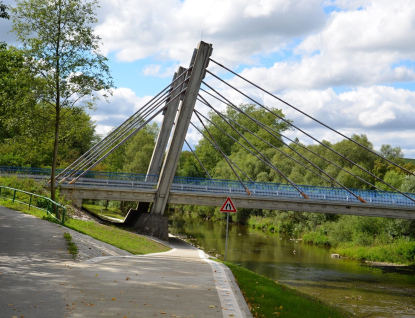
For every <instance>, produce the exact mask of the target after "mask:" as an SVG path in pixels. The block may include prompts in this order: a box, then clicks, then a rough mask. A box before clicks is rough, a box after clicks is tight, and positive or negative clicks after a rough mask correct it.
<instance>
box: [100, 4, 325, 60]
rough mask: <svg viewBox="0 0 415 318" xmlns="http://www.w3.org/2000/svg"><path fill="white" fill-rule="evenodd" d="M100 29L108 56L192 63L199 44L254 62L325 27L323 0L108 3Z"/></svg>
mask: <svg viewBox="0 0 415 318" xmlns="http://www.w3.org/2000/svg"><path fill="white" fill-rule="evenodd" d="M101 6H102V7H103V10H101V13H100V21H101V24H100V25H99V26H98V27H97V28H96V31H97V33H98V34H100V35H101V36H102V38H103V42H104V43H105V46H104V50H105V52H106V53H108V52H111V51H115V52H117V58H118V59H120V60H123V61H133V60H136V59H142V58H145V57H149V56H153V57H156V58H160V59H169V60H173V61H181V62H183V61H186V63H187V61H188V59H189V56H190V55H191V52H192V50H193V48H194V47H195V46H196V44H197V43H198V42H199V41H200V40H201V37H202V33H203V40H204V41H206V42H210V43H213V45H214V49H215V56H216V57H217V58H220V59H221V60H222V61H227V62H232V63H235V62H236V63H246V62H248V63H249V62H252V61H253V60H252V58H251V57H252V55H254V54H260V53H263V52H264V51H265V52H272V51H276V50H278V49H279V48H281V47H282V46H284V45H285V44H286V41H291V39H290V37H292V36H303V35H305V34H309V33H310V32H312V31H313V30H316V29H317V28H319V27H321V26H322V25H323V24H324V21H325V15H324V12H323V10H322V7H321V6H320V1H319V0H296V1H289V2H287V1H280V0H279V1H260V2H258V3H257V4H256V5H253V4H252V1H250V0H232V1H230V0H215V1H199V0H185V1H179V0H161V1H150V0H141V1H139V2H138V3H137V1H133V0H123V1H121V0H104V1H102V2H101Z"/></svg>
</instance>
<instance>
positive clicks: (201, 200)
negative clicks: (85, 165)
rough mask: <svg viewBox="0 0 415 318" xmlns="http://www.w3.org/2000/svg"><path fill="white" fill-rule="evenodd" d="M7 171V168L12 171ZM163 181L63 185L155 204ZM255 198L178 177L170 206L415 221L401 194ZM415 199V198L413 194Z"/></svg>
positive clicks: (227, 183) (230, 186) (281, 189)
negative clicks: (231, 205) (228, 201)
mask: <svg viewBox="0 0 415 318" xmlns="http://www.w3.org/2000/svg"><path fill="white" fill-rule="evenodd" d="M6 168H7V169H6ZM0 172H2V173H8V174H10V173H15V174H23V175H25V176H26V177H27V175H29V174H30V175H32V176H38V177H46V176H48V173H50V170H49V169H33V168H14V167H13V168H10V167H0ZM157 181H158V176H151V175H143V174H131V173H107V172H88V174H87V175H86V176H85V177H84V178H81V179H79V180H78V181H77V183H76V184H74V185H68V184H66V183H64V184H62V185H61V188H62V193H66V194H68V195H69V194H70V195H69V196H70V197H72V198H73V199H78V200H79V199H100V200H124V201H141V202H152V201H153V198H154V194H155V191H156V190H155V187H156V185H157ZM245 185H246V186H247V187H248V188H249V190H250V192H251V195H247V194H246V192H245V189H244V188H243V187H242V186H241V184H240V183H239V182H237V181H233V180H217V179H212V180H211V179H202V178H183V177H175V178H174V181H173V184H172V188H171V193H170V199H169V203H175V204H193V205H210V206H221V205H222V204H223V202H224V198H226V197H227V196H231V197H232V199H233V200H234V201H235V204H236V205H237V207H239V208H258V209H271V210H292V211H304V212H322V213H336V214H355V215H369V216H385V217H395V218H407V219H415V203H414V202H413V201H411V200H410V199H408V198H406V197H404V196H402V195H401V194H399V193H397V192H381V191H374V190H361V189H351V190H352V191H353V193H355V194H356V195H358V196H360V197H362V198H363V199H365V200H366V201H367V203H366V204H365V203H361V202H359V201H358V200H357V199H356V198H355V197H354V196H352V195H350V193H348V192H347V191H345V190H344V189H342V188H332V187H319V186H307V185H299V186H298V187H299V188H300V189H301V191H303V192H304V193H306V194H307V195H308V197H309V198H310V199H309V200H306V199H304V198H302V196H301V195H300V194H299V192H298V191H297V190H295V189H294V188H293V187H292V186H290V185H288V184H279V183H264V182H246V183H245ZM407 195H408V196H409V197H411V198H414V199H415V194H413V193H408V194H407Z"/></svg>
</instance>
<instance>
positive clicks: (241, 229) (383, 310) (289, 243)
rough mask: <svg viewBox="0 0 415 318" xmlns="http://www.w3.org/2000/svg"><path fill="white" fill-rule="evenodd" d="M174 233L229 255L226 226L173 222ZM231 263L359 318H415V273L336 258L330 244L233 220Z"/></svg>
mask: <svg viewBox="0 0 415 318" xmlns="http://www.w3.org/2000/svg"><path fill="white" fill-rule="evenodd" d="M170 231H171V233H173V234H177V235H183V236H186V237H187V238H189V239H190V240H191V242H192V243H193V244H194V245H196V246H199V247H200V248H202V249H203V250H205V251H206V252H208V253H209V254H211V255H213V256H216V257H218V258H220V259H223V255H224V254H225V250H224V249H225V237H226V224H225V223H221V222H209V221H203V220H192V219H187V220H173V221H172V227H171V230H170ZM227 258H228V261H230V262H232V263H235V264H240V265H241V266H243V267H245V268H248V269H250V270H252V271H254V272H256V273H259V274H261V275H265V276H267V277H269V278H271V279H274V280H276V281H278V282H280V283H283V284H287V285H289V286H292V287H294V288H296V289H299V290H301V291H303V292H306V293H308V294H311V295H313V296H316V297H318V298H320V299H322V300H325V301H327V302H330V303H333V304H336V305H338V306H340V307H342V308H344V309H347V310H349V311H350V312H352V313H353V314H354V315H356V316H358V317H365V316H367V317H369V316H370V317H400V318H406V317H415V277H414V275H412V274H396V273H384V272H383V271H382V270H381V269H378V268H372V267H368V266H362V264H359V263H358V262H356V261H352V260H348V259H335V258H331V257H330V251H329V250H328V249H326V248H321V247H316V246H312V245H308V244H303V243H302V242H301V241H299V240H297V241H296V240H288V239H287V238H284V237H280V236H278V235H266V234H264V233H263V232H261V231H258V230H255V229H252V228H249V227H246V226H239V225H234V224H230V226H229V241H228V252H227Z"/></svg>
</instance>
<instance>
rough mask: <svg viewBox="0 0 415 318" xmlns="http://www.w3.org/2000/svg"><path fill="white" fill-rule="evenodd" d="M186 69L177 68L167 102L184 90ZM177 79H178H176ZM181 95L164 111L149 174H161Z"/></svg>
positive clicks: (144, 205)
mask: <svg viewBox="0 0 415 318" xmlns="http://www.w3.org/2000/svg"><path fill="white" fill-rule="evenodd" d="M185 71H186V69H185V68H184V67H182V66H179V68H178V69H177V72H176V73H175V74H174V76H173V86H172V89H171V92H170V94H171V97H170V98H169V99H168V100H167V102H166V103H168V102H169V101H170V100H171V99H172V98H174V97H175V96H176V95H178V94H179V93H180V92H181V91H182V88H183V82H184V79H185V76H184V75H183V76H181V75H182V74H183V73H184V72H185ZM180 76H181V77H180ZM176 79H178V80H177V81H176ZM175 81H176V82H175ZM181 97H182V96H181ZM181 97H177V98H176V99H174V100H173V101H172V102H171V103H170V104H169V106H168V107H167V109H166V110H165V111H164V113H163V115H164V116H163V121H162V123H161V126H160V131H159V134H158V136H157V141H156V144H155V146H154V150H153V155H152V156H151V160H150V164H149V166H148V170H147V175H148V176H154V175H159V173H160V171H161V166H162V164H163V158H164V154H165V152H166V148H167V143H168V141H169V138H170V135H171V131H172V129H173V125H174V121H175V119H176V115H177V110H178V109H179V105H180V102H181V100H182V98H181ZM149 206H150V203H148V202H140V203H139V204H138V206H137V209H136V210H135V211H137V213H138V212H141V213H145V212H148V208H149ZM131 212H133V211H131Z"/></svg>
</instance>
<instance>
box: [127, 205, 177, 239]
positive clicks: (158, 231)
mask: <svg viewBox="0 0 415 318" xmlns="http://www.w3.org/2000/svg"><path fill="white" fill-rule="evenodd" d="M123 227H127V228H133V229H134V230H135V231H136V232H137V233H138V234H142V235H148V236H152V237H157V238H159V239H161V240H164V241H167V240H168V239H169V225H168V218H167V217H166V216H162V215H155V214H151V213H148V212H141V211H138V210H133V209H131V210H130V211H129V212H128V214H127V216H126V217H125V220H124V223H123Z"/></svg>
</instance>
